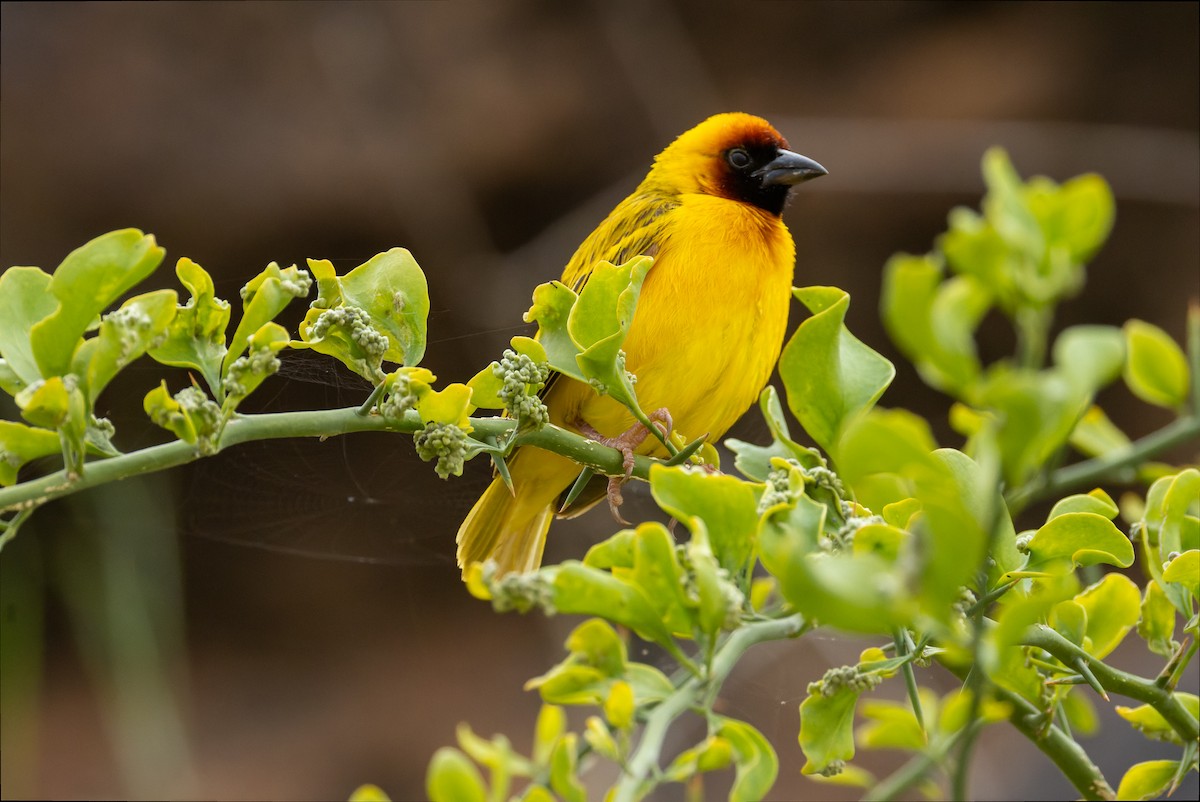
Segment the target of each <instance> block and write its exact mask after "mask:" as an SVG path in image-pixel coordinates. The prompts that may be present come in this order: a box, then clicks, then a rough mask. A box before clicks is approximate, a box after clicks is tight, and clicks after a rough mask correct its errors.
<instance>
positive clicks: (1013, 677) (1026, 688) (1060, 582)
mask: <svg viewBox="0 0 1200 802" xmlns="http://www.w3.org/2000/svg"><path fill="white" fill-rule="evenodd" d="M1056 520H1058V519H1056ZM1026 584H1027V583H1024V582H1022V583H1020V584H1019V585H1017V586H1015V587H1014V588H1013V589H1012V590H1010V591H1009V592H1008V593H1007V594H1005V595H1004V596H1003V597H1001V599H1000V602H999V605H998V608H997V610H996V612H995V620H996V626H995V627H993V628H990V629H989V630H988V631H987V636H986V641H985V643H986V648H985V649H984V650H982V653H981V660H980V662H981V663H982V665H983V666H984V668H985V670H986V671H987V672H988V676H989V677H990V678H991V679H992V681H993V682H995V683H996V684H998V685H1000V686H1002V687H1004V688H1007V689H1008V690H1010V691H1013V692H1014V693H1018V694H1020V695H1021V696H1023V697H1024V698H1026V699H1028V700H1029V701H1031V702H1038V700H1039V699H1041V698H1042V695H1043V690H1044V684H1043V683H1044V680H1043V678H1042V676H1041V674H1039V673H1038V672H1037V670H1036V669H1034V668H1033V667H1032V666H1030V665H1029V663H1028V662H1027V661H1026V659H1025V655H1026V652H1025V650H1024V649H1022V648H1021V644H1022V641H1023V639H1024V637H1025V633H1026V631H1027V630H1028V629H1029V627H1030V626H1032V625H1033V624H1035V623H1037V622H1039V621H1041V620H1044V619H1045V617H1046V616H1048V615H1049V614H1050V611H1051V610H1052V609H1053V608H1054V606H1055V605H1057V604H1058V603H1059V602H1062V601H1064V600H1067V599H1070V598H1071V597H1072V596H1074V595H1075V593H1076V592H1077V591H1078V589H1079V582H1078V580H1077V579H1076V578H1075V574H1073V573H1066V574H1061V575H1050V576H1046V577H1042V578H1037V579H1033V580H1031V581H1030V582H1029V583H1028V587H1027V588H1026ZM1039 704H1040V702H1039Z"/></svg>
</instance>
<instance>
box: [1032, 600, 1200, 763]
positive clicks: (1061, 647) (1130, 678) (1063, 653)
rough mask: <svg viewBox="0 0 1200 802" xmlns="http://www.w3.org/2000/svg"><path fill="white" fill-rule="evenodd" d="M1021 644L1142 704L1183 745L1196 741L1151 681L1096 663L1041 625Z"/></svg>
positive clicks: (1190, 719)
mask: <svg viewBox="0 0 1200 802" xmlns="http://www.w3.org/2000/svg"><path fill="white" fill-rule="evenodd" d="M1021 642H1022V643H1024V644H1025V645H1026V646H1035V647H1037V648H1039V649H1044V650H1045V651H1047V652H1049V653H1050V654H1052V655H1054V656H1055V657H1057V658H1058V659H1059V660H1061V661H1062V662H1063V663H1065V664H1066V665H1073V664H1076V661H1078V662H1079V663H1081V664H1083V665H1087V666H1088V667H1089V668H1090V669H1091V672H1092V675H1093V676H1094V677H1095V679H1096V681H1097V682H1099V683H1100V685H1101V686H1103V687H1104V689H1105V690H1107V691H1111V692H1113V693H1119V694H1121V695H1122V696H1128V697H1129V698H1131V699H1136V700H1138V701H1139V702H1145V703H1146V704H1148V705H1150V706H1151V707H1153V708H1154V709H1155V710H1157V711H1158V713H1159V715H1161V716H1162V717H1163V718H1164V719H1166V721H1167V723H1168V724H1170V725H1171V728H1172V729H1173V730H1175V732H1177V733H1179V737H1180V738H1182V739H1183V741H1184V743H1187V742H1188V741H1194V740H1196V739H1197V738H1200V723H1197V721H1196V718H1195V717H1194V716H1193V715H1192V714H1191V713H1190V712H1189V711H1188V710H1187V708H1185V707H1184V706H1183V705H1182V704H1181V703H1180V702H1179V700H1178V699H1177V698H1176V697H1175V695H1174V694H1173V693H1171V691H1169V690H1167V689H1166V688H1163V687H1160V686H1159V685H1158V684H1157V683H1155V682H1154V681H1153V680H1148V679H1143V678H1142V677H1139V676H1136V675H1134V674H1129V673H1126V672H1124V671H1121V670H1120V669H1116V668H1113V667H1112V666H1110V665H1108V664H1107V663H1104V662H1103V661H1101V660H1097V659H1096V658H1095V657H1092V656H1091V655H1090V654H1088V653H1087V652H1085V651H1084V650H1083V649H1081V648H1079V647H1078V646H1076V645H1075V644H1073V643H1071V642H1070V641H1069V640H1067V639H1066V638H1064V637H1063V636H1062V635H1059V634H1058V633H1057V632H1055V631H1054V630H1053V629H1051V628H1050V627H1048V626H1046V625H1045V624H1035V625H1034V626H1032V627H1030V628H1029V629H1028V630H1026V631H1025V635H1024V637H1023V638H1022V639H1021Z"/></svg>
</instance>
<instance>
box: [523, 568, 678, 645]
mask: <svg viewBox="0 0 1200 802" xmlns="http://www.w3.org/2000/svg"><path fill="white" fill-rule="evenodd" d="M545 573H546V574H548V575H549V578H550V586H551V590H552V594H553V600H552V601H553V605H554V608H555V609H556V610H558V611H559V612H560V613H574V614H578V615H599V616H603V617H604V618H607V619H608V620H610V621H613V622H614V623H617V624H623V625H624V626H627V627H629V628H630V629H632V630H633V631H634V632H636V633H637V634H638V636H639V637H642V638H645V639H646V640H650V641H654V642H655V643H657V644H659V645H660V646H663V647H664V648H667V649H677V648H678V647H676V646H675V643H674V641H673V640H672V639H671V634H670V631H669V630H668V629H667V627H666V625H665V624H663V621H662V619H661V618H659V617H658V614H657V613H656V612H655V611H654V607H653V606H652V605H651V604H650V602H649V600H648V599H647V598H646V596H645V594H644V593H642V591H641V589H640V588H638V587H637V586H636V585H633V584H631V583H630V582H626V581H623V580H621V579H618V578H617V577H615V576H613V575H612V574H609V573H607V572H605V571H601V570H597V569H595V568H591V567H589V566H586V565H584V564H583V563H579V562H574V561H567V562H564V563H561V564H559V565H557V566H553V567H551V568H548V569H545Z"/></svg>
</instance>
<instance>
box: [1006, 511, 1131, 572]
mask: <svg viewBox="0 0 1200 802" xmlns="http://www.w3.org/2000/svg"><path fill="white" fill-rule="evenodd" d="M1097 563H1105V564H1108V565H1116V566H1119V567H1121V568H1128V567H1129V566H1131V565H1133V545H1132V544H1130V542H1129V538H1127V537H1125V535H1123V534H1122V533H1121V531H1120V530H1119V529H1117V527H1116V526H1114V525H1113V522H1112V521H1110V520H1108V518H1106V517H1104V516H1103V515H1097V514H1096V513H1094V512H1068V513H1064V514H1062V515H1059V516H1058V517H1056V518H1053V519H1051V520H1049V521H1047V522H1046V524H1045V525H1044V526H1042V528H1040V529H1038V530H1037V532H1036V533H1035V534H1034V536H1033V539H1032V540H1031V541H1030V543H1029V563H1028V565H1027V566H1026V569H1027V570H1030V571H1035V570H1036V571H1061V570H1067V569H1068V568H1069V567H1070V566H1072V565H1096V564H1097Z"/></svg>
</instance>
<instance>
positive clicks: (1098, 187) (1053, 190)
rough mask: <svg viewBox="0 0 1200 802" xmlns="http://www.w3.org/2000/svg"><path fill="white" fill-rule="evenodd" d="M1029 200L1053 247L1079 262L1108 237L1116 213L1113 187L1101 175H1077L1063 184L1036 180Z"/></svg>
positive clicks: (1029, 187)
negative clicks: (1065, 252)
mask: <svg viewBox="0 0 1200 802" xmlns="http://www.w3.org/2000/svg"><path fill="white" fill-rule="evenodd" d="M1025 200H1026V202H1027V203H1028V204H1029V209H1030V211H1032V212H1033V215H1034V217H1036V218H1037V221H1038V223H1039V225H1040V226H1041V228H1042V231H1043V232H1044V233H1045V235H1046V241H1047V243H1048V245H1049V247H1050V248H1061V249H1063V250H1065V251H1067V253H1068V254H1069V256H1070V260H1071V261H1072V262H1075V263H1083V262H1086V261H1088V260H1089V259H1091V258H1092V256H1093V255H1094V254H1095V253H1096V251H1098V250H1099V249H1100V246H1101V245H1103V244H1104V241H1105V240H1106V239H1108V235H1109V232H1110V231H1112V225H1113V219H1114V217H1115V215H1116V202H1115V201H1114V199H1113V193H1112V190H1111V189H1110V188H1109V186H1108V182H1106V181H1105V180H1104V179H1103V178H1102V177H1101V176H1099V175H1095V174H1094V173H1089V174H1087V175H1081V176H1077V177H1075V178H1072V179H1071V180H1070V181H1067V182H1066V183H1064V184H1063V185H1062V186H1057V185H1055V184H1054V183H1053V182H1051V181H1047V180H1044V179H1043V180H1037V179H1035V180H1032V181H1030V182H1029V185H1028V186H1027V187H1026V190H1025Z"/></svg>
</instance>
